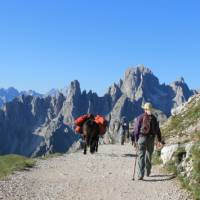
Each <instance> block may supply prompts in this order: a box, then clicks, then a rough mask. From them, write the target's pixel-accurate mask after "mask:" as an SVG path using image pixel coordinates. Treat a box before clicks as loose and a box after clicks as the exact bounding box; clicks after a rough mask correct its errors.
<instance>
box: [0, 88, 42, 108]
mask: <svg viewBox="0 0 200 200" xmlns="http://www.w3.org/2000/svg"><path fill="white" fill-rule="evenodd" d="M20 95H26V96H28V95H31V96H42V94H39V93H37V92H35V91H33V90H28V91H21V92H19V91H18V90H17V89H15V88H14V87H9V88H8V89H4V88H0V107H2V106H3V104H5V103H7V102H10V101H12V100H13V99H14V98H16V97H19V96H20Z"/></svg>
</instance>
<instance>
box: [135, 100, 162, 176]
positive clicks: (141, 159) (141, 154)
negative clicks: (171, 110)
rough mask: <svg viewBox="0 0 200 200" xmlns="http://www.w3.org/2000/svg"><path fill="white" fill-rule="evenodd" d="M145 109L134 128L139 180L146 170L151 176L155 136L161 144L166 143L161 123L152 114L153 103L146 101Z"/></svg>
mask: <svg viewBox="0 0 200 200" xmlns="http://www.w3.org/2000/svg"><path fill="white" fill-rule="evenodd" d="M143 109H144V113H143V114H142V115H140V116H139V117H138V118H137V121H136V124H135V129H134V135H135V140H136V148H138V161H137V166H138V167H137V175H138V180H143V177H144V173H145V170H146V175H147V176H150V173H151V167H152V164H151V158H152V154H153V151H154V140H155V136H157V139H158V142H159V143H160V145H161V144H163V143H164V142H162V138H161V132H160V128H159V123H158V121H157V119H156V117H155V116H154V115H153V114H152V111H153V107H152V105H151V103H146V104H145V105H144V107H143Z"/></svg>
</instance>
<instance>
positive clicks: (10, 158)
mask: <svg viewBox="0 0 200 200" xmlns="http://www.w3.org/2000/svg"><path fill="white" fill-rule="evenodd" d="M35 163H36V161H35V160H34V159H30V158H26V157H23V156H19V155H5V156H0V179H2V178H5V177H6V176H8V175H9V174H11V173H13V172H14V171H18V170H23V169H26V168H31V167H33V166H34V165H35Z"/></svg>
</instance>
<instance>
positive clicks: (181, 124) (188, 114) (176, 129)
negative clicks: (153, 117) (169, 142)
mask: <svg viewBox="0 0 200 200" xmlns="http://www.w3.org/2000/svg"><path fill="white" fill-rule="evenodd" d="M199 119H200V102H199V103H197V104H196V105H194V104H190V105H189V107H188V109H187V110H186V111H185V112H182V113H181V114H178V115H176V116H172V117H171V118H170V121H169V123H168V124H167V125H166V126H165V127H163V128H162V134H163V135H164V136H165V137H170V136H175V135H179V136H183V135H184V134H185V133H184V131H185V130H186V129H187V128H188V127H190V126H192V125H193V124H196V123H197V121H198V120H199Z"/></svg>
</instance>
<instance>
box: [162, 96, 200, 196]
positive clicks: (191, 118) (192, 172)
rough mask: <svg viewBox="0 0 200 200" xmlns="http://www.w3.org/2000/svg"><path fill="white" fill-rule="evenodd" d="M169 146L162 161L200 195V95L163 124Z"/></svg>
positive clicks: (194, 97) (179, 108)
mask: <svg viewBox="0 0 200 200" xmlns="http://www.w3.org/2000/svg"><path fill="white" fill-rule="evenodd" d="M162 133H163V135H164V137H165V140H166V143H167V145H166V146H165V147H164V148H163V149H162V151H161V158H162V160H163V163H164V164H165V165H166V166H167V167H169V168H170V169H174V172H175V173H176V174H177V175H179V177H180V179H181V180H182V182H183V183H184V186H185V187H186V188H187V189H189V190H190V192H192V193H193V195H194V199H199V198H200V190H199V188H200V179H199V177H200V94H196V95H194V96H192V97H191V98H189V100H188V102H186V103H184V104H183V105H181V106H180V107H177V108H176V109H174V112H173V116H171V117H170V118H169V119H168V121H167V122H166V123H165V124H164V125H163V126H162Z"/></svg>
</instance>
